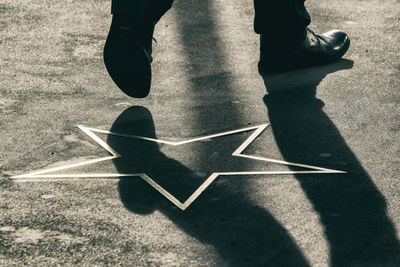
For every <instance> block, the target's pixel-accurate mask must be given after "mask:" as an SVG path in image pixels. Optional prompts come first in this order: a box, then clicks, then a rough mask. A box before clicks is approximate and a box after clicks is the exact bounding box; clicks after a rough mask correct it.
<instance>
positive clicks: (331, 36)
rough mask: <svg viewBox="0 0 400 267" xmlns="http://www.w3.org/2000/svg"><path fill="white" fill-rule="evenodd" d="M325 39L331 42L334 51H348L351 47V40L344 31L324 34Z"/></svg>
mask: <svg viewBox="0 0 400 267" xmlns="http://www.w3.org/2000/svg"><path fill="white" fill-rule="evenodd" d="M322 36H324V37H325V38H327V39H328V40H330V44H331V46H332V48H333V49H334V50H336V51H337V50H342V49H345V50H347V49H348V47H349V45H350V38H349V37H348V35H347V34H346V33H345V32H344V31H340V30H333V31H329V32H326V33H324V34H322Z"/></svg>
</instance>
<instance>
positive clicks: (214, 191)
mask: <svg viewBox="0 0 400 267" xmlns="http://www.w3.org/2000/svg"><path fill="white" fill-rule="evenodd" d="M111 131H112V132H118V133H123V134H129V135H139V136H146V137H150V138H156V135H155V129H154V124H153V120H152V116H151V114H150V112H149V111H148V110H147V109H146V108H144V107H131V108H129V109H127V110H126V111H124V112H123V113H122V114H121V115H120V116H119V117H118V119H117V120H116V121H115V122H114V124H113V126H112V129H111ZM126 139H127V138H122V137H120V136H114V135H109V137H108V140H107V142H108V144H109V145H110V146H112V147H113V148H114V149H115V150H116V151H117V152H118V153H120V154H121V156H122V158H125V159H122V158H121V159H116V160H114V164H115V166H116V168H117V169H118V171H119V172H120V173H140V172H144V173H150V174H151V176H159V178H160V177H161V178H160V179H159V181H160V182H163V181H164V180H168V181H169V180H172V181H169V183H168V186H169V187H170V188H172V189H174V190H175V192H176V194H177V195H179V194H180V193H183V192H184V191H187V190H188V189H191V188H192V185H193V184H195V185H197V184H198V181H202V180H203V177H199V176H198V175H197V174H195V173H194V172H193V171H192V170H190V169H189V168H187V167H186V166H184V165H182V164H181V163H180V162H178V161H177V160H174V159H171V158H168V157H167V156H165V155H164V154H163V153H162V152H161V151H160V150H159V145H158V144H156V143H154V142H144V141H141V142H138V141H132V140H126ZM149 176H150V175H149ZM246 183H247V182H246V180H245V179H240V178H235V183H234V184H235V185H236V186H233V185H232V183H214V184H213V185H212V186H210V187H209V188H208V189H207V190H206V192H204V194H202V195H201V196H200V197H199V199H197V200H196V201H195V202H194V203H193V204H192V205H191V206H190V207H189V208H188V209H187V210H186V211H181V210H179V209H177V208H176V207H174V205H173V204H172V203H170V202H169V201H168V200H166V199H165V198H164V197H163V196H161V194H159V193H158V192H157V191H156V190H155V189H154V188H152V187H150V185H148V184H146V183H145V182H144V181H143V180H141V179H140V178H136V177H132V178H127V179H122V180H121V181H120V183H119V191H120V196H121V200H122V202H123V203H124V205H125V206H126V207H127V208H128V209H129V210H131V211H132V212H134V213H137V214H148V213H151V212H152V211H154V210H158V211H160V212H162V213H163V214H164V215H165V216H167V217H168V218H169V219H170V220H171V221H172V222H173V223H174V224H176V225H177V226H178V227H179V228H180V229H182V230H183V231H185V232H186V233H187V234H189V235H191V236H193V237H194V238H196V239H197V240H199V241H200V242H202V243H206V244H210V245H212V246H213V247H214V248H215V250H216V251H218V253H219V255H220V256H221V257H222V259H223V263H227V264H228V265H229V266H267V265H271V266H309V264H308V263H307V261H306V259H305V258H304V257H303V255H302V253H301V251H300V250H299V248H298V247H297V245H296V244H295V242H294V241H293V240H292V238H291V237H290V235H289V234H288V233H287V231H286V229H284V228H283V227H282V226H281V225H280V223H279V222H278V221H276V220H275V219H274V218H273V217H272V216H271V214H269V213H268V212H267V211H265V210H264V209H262V208H260V207H258V206H257V205H255V204H253V203H251V202H250V201H249V199H248V197H247V194H248V192H247V190H246ZM227 184H229V185H227ZM165 231H167V230H166V229H165ZM182 246H185V245H184V244H183V245H182Z"/></svg>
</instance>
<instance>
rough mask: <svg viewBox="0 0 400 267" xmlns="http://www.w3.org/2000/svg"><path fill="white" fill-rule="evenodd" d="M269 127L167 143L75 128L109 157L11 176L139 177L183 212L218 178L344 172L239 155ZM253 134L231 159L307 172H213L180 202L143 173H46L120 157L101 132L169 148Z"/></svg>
mask: <svg viewBox="0 0 400 267" xmlns="http://www.w3.org/2000/svg"><path fill="white" fill-rule="evenodd" d="M268 126H269V124H268V123H267V124H261V125H257V126H251V127H247V128H240V129H236V130H231V131H225V132H220V133H217V134H212V135H207V136H202V137H196V138H192V139H186V140H183V141H167V140H162V139H157V138H150V137H145V136H138V135H129V134H123V133H117V132H111V131H108V130H101V129H96V128H91V127H86V126H83V125H78V126H77V127H78V128H79V129H80V130H82V131H83V132H84V133H85V134H86V135H88V136H89V137H90V138H91V139H92V140H94V141H95V142H96V143H97V144H99V145H100V146H101V147H103V148H104V149H105V150H107V151H108V152H109V153H110V154H111V156H106V157H101V158H96V159H91V160H86V161H82V162H78V163H73V164H68V165H64V166H59V167H54V168H50V169H45V170H39V171H34V172H31V173H27V174H22V175H16V176H13V177H11V178H12V179H14V180H15V181H18V182H32V181H65V180H77V179H87V178H105V179H118V178H121V177H140V178H142V179H143V180H144V181H146V182H147V183H148V184H149V185H150V186H152V187H153V188H154V189H156V190H157V191H158V192H159V193H161V194H162V195H163V196H164V197H165V198H167V199H168V200H169V201H171V202H172V203H173V204H174V205H176V206H177V207H178V208H180V209H181V210H185V209H187V208H188V207H189V206H190V205H191V204H192V203H193V202H194V201H195V200H196V199H197V198H198V197H199V196H200V195H201V193H202V192H203V191H204V190H205V189H206V188H207V187H208V186H209V185H210V184H211V183H212V182H213V181H214V180H215V179H217V178H218V177H219V176H234V175H279V174H281V175H282V174H321V173H346V172H345V171H339V170H333V169H327V168H322V167H317V166H312V165H306V164H300V163H294V162H288V161H283V160H277V159H271V158H266V157H261V156H254V155H246V154H243V153H242V152H243V151H244V150H245V149H246V148H247V147H248V146H249V145H250V144H251V143H252V142H253V141H254V140H255V139H256V138H257V137H258V136H259V135H260V134H261V133H262V132H263V131H264V130H265V129H266V128H267V127H268ZM249 131H254V132H253V133H252V134H251V135H250V136H249V137H248V138H247V139H246V140H245V141H244V142H243V143H242V144H240V145H239V147H238V148H237V149H236V150H235V151H234V152H233V153H232V156H234V157H242V158H248V159H252V160H258V161H264V162H270V163H277V164H282V165H287V166H294V167H301V168H305V169H309V170H305V171H238V172H213V173H211V175H210V176H209V177H208V178H206V180H205V181H204V182H203V183H202V184H201V185H200V186H199V187H198V188H197V189H196V190H195V191H194V192H193V193H192V195H190V196H189V197H188V198H187V199H186V200H185V201H184V202H181V201H179V200H178V199H177V198H176V197H174V196H173V195H172V194H171V193H169V192H168V191H167V190H165V189H164V188H163V187H162V186H161V185H159V184H158V183H156V182H155V181H154V180H153V179H152V178H151V177H150V176H148V175H147V174H146V173H80V174H79V173H78V174H48V173H51V172H57V171H61V170H65V169H71V168H76V167H80V166H84V165H90V164H94V163H98V162H102V161H107V160H112V159H116V158H120V157H122V156H121V155H120V154H119V153H117V152H116V151H115V150H114V149H113V148H112V147H111V146H110V145H108V144H107V142H105V141H104V140H102V139H101V138H100V137H98V136H97V135H96V134H95V133H102V134H108V135H115V136H120V137H128V138H134V139H140V140H146V141H151V142H156V143H159V144H166V145H172V146H178V145H183V144H188V143H193V142H197V141H201V140H206V139H212V138H216V137H221V136H227V135H232V134H238V133H243V132H249Z"/></svg>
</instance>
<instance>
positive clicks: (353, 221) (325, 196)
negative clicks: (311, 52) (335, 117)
mask: <svg viewBox="0 0 400 267" xmlns="http://www.w3.org/2000/svg"><path fill="white" fill-rule="evenodd" d="M352 65H353V62H352V61H349V60H342V61H339V62H338V63H335V64H332V65H327V66H321V67H318V68H313V69H308V70H303V71H298V72H293V73H292V75H293V77H295V76H298V77H302V78H301V80H299V78H295V79H292V80H289V81H288V80H287V79H290V75H291V74H290V73H289V74H285V75H286V76H287V77H286V79H282V76H281V77H279V76H265V77H263V78H264V81H265V84H266V87H267V91H268V92H273V93H270V94H269V95H266V96H265V97H264V102H265V104H266V106H267V108H268V115H269V118H270V122H271V127H272V130H273V133H274V136H275V139H276V142H277V144H278V147H279V149H280V151H281V153H282V155H283V157H284V159H285V160H287V161H291V162H307V164H311V165H314V166H324V167H327V168H332V169H337V170H344V171H347V174H319V175H310V176H308V175H296V178H297V179H298V180H299V182H300V183H301V186H302V188H303V190H304V192H305V193H306V195H307V197H308V198H309V200H310V201H311V203H312V205H313V206H314V208H315V210H316V211H317V212H318V213H319V215H320V219H321V223H322V224H323V226H324V229H325V235H326V238H327V241H328V243H329V246H330V259H331V264H332V266H400V247H399V242H398V239H397V237H396V230H395V228H394V226H393V224H392V222H391V220H390V219H389V218H388V216H387V214H386V202H385V199H384V197H383V196H382V194H381V193H380V192H379V190H378V189H377V188H376V186H375V185H374V183H373V182H372V180H371V178H370V177H369V175H368V173H367V172H366V171H365V170H364V169H363V167H362V166H361V164H360V162H359V161H358V159H357V157H356V156H355V155H354V153H353V152H352V151H351V149H350V148H349V147H348V145H347V144H346V142H345V140H344V139H343V137H342V136H341V135H340V132H339V131H338V129H337V128H336V126H335V125H334V123H333V122H332V121H331V120H330V118H329V117H328V116H327V115H326V114H325V113H324V111H323V107H324V103H323V102H322V101H321V100H319V99H317V98H316V88H317V85H318V84H319V83H320V82H321V81H322V79H323V78H324V77H325V76H326V75H328V74H329V73H332V72H335V71H338V70H342V69H348V68H351V67H352ZM296 79H297V80H296ZM279 81H280V82H279ZM296 84H300V85H296Z"/></svg>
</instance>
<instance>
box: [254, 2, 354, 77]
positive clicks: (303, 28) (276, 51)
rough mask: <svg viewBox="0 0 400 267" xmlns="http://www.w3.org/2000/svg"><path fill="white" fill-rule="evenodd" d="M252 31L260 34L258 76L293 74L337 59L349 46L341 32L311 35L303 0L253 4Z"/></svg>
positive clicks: (308, 16)
mask: <svg viewBox="0 0 400 267" xmlns="http://www.w3.org/2000/svg"><path fill="white" fill-rule="evenodd" d="M254 7H255V13H256V15H255V20H254V29H255V31H256V33H258V34H260V61H259V64H258V67H259V72H260V73H261V74H268V73H276V72H284V71H290V70H295V69H299V68H304V67H309V66H314V65H321V64H327V63H331V62H333V61H336V60H338V59H340V58H341V57H342V56H343V55H344V54H345V53H346V51H347V49H348V48H349V45H350V39H349V38H348V36H347V34H346V33H344V32H342V31H338V30H335V31H330V32H327V33H324V34H315V33H314V32H313V31H311V30H310V29H308V28H307V26H308V25H309V24H310V21H311V19H310V15H309V14H308V12H307V10H306V8H305V6H304V0H279V1H264V0H254Z"/></svg>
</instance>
